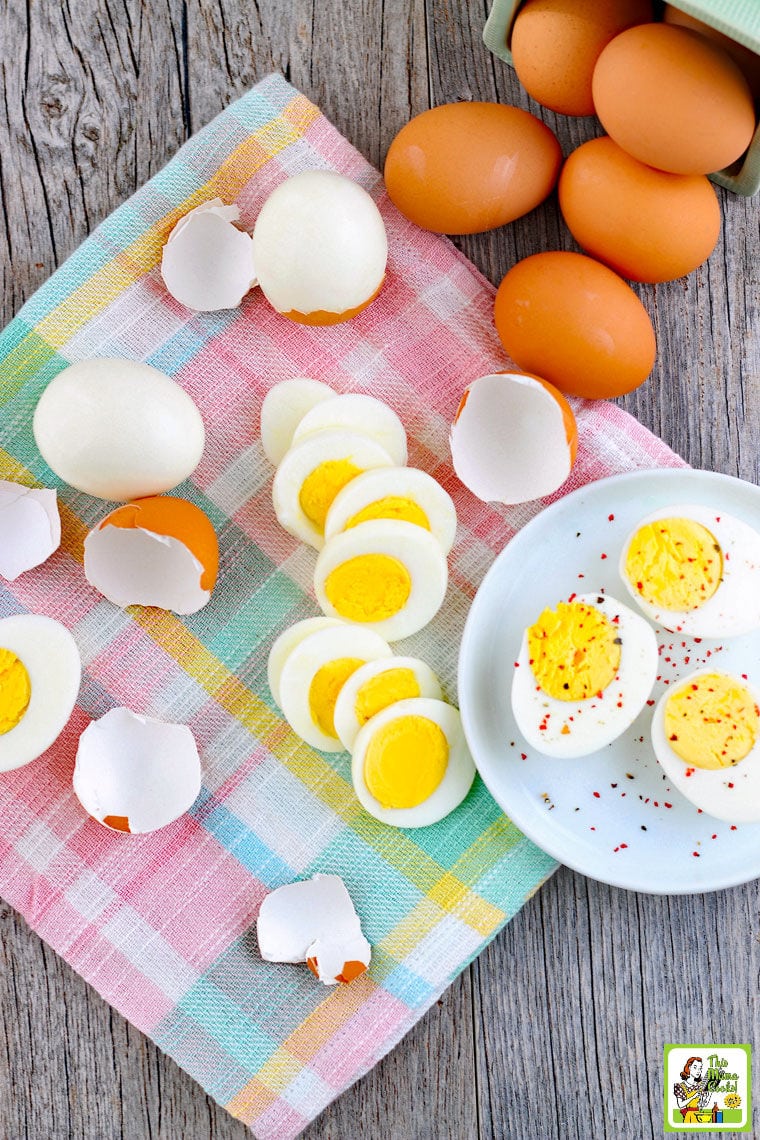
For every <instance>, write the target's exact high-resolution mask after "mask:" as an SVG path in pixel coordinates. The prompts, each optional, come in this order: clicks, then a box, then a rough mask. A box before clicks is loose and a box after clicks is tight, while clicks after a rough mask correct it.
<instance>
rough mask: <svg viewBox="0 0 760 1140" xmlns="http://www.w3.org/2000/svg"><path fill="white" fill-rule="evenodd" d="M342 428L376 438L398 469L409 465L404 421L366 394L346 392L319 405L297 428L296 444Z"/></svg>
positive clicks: (304, 417)
mask: <svg viewBox="0 0 760 1140" xmlns="http://www.w3.org/2000/svg"><path fill="white" fill-rule="evenodd" d="M342 428H345V429H347V430H348V431H356V432H362V433H363V434H365V435H369V436H371V437H372V439H376V440H377V442H378V443H379V444H380V445H381V446H382V447H384V448H385V450H386V451H387V452H388V454H389V455H390V457H391V459H392V460H393V462H394V463H395V464H396V465H397V466H399V467H403V465H404V464H405V463H406V459H407V451H406V429H405V428H404V425H403V424H402V422H401V420H400V419H399V418H398V416H397V415H396V413H395V412H394V411H393V409H392V408H389V407H388V405H387V404H384V403H383V401H382V400H378V399H376V398H375V397H374V396H366V395H364V394H363V393H362V392H346V393H344V394H343V395H342V396H336V397H335V399H334V400H330V401H329V402H328V401H321V402H320V403H319V404H316V405H315V406H314V407H313V408H311V409H310V411H308V412H306V414H305V415H304V416H303V417H302V419H301V420H299V422H298V424H297V425H296V429H295V431H294V432H293V443H298V442H299V441H300V440H302V439H306V437H307V436H310V435H316V433H317V432H320V431H332V430H335V429H342Z"/></svg>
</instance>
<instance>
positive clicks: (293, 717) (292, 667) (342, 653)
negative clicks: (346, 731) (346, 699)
mask: <svg viewBox="0 0 760 1140" xmlns="http://www.w3.org/2000/svg"><path fill="white" fill-rule="evenodd" d="M390 656H391V648H390V646H389V645H388V643H387V641H385V640H384V639H383V638H382V637H381V636H380V635H379V634H377V633H375V632H374V631H373V630H371V629H362V627H361V626H357V625H353V624H351V623H350V622H341V623H340V625H337V626H333V627H328V628H325V629H319V630H316V631H315V632H314V633H310V634H307V636H306V637H304V638H303V639H302V640H301V641H299V642H298V644H297V645H296V646H295V647H294V648H293V649H292V650H291V651H290V653H289V654H288V656H287V657H286V659H285V662H284V664H283V666H282V669H281V671H280V681H279V691H280V701H279V704H280V708H281V709H282V712H283V715H284V717H285V719H286V720H287V722H288V724H289V725H290V727H291V728H292V729H293V731H294V732H295V733H296V734H297V735H298V736H300V737H301V739H302V740H305V741H306V743H307V744H310V745H311V746H312V748H318V749H319V750H320V751H321V752H342V751H343V745H342V744H341V742H340V740H339V739H338V738H337V736H331V735H329V734H328V733H327V732H325V731H324V729H323V728H321V727H320V725H319V724H318V723H317V721H316V718H315V716H314V713H313V711H312V688H311V686H312V682H313V681H314V678H315V677H316V676H317V674H318V673H319V671H320V669H322V668H323V667H325V666H329V665H330V663H331V662H334V661H342V660H345V659H346V658H349V659H354V660H357V661H358V662H359V663H360V664H362V665H363V664H364V662H365V661H372V660H374V659H375V658H378V657H390ZM357 668H358V666H357ZM336 695H337V694H336Z"/></svg>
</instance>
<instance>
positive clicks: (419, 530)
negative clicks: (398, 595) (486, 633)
mask: <svg viewBox="0 0 760 1140" xmlns="http://www.w3.org/2000/svg"><path fill="white" fill-rule="evenodd" d="M366 555H370V556H371V555H384V556H385V560H388V561H385V560H384V561H383V568H387V569H390V570H392V571H393V574H394V577H395V575H396V571H397V569H399V568H398V567H397V566H395V565H394V564H399V563H400V568H401V569H402V570H403V571H404V572H405V574H406V576H407V577H406V581H407V583H408V594H407V596H406V597H405V599H403V600H402V601H401V604H399V606H398V608H397V609H395V610H394V611H392V612H390V613H389V614H388V615H387V616H384V617H383V616H380V617H373V613H376V612H380V611H378V610H376V609H375V608H374V607H375V606H381V607H383V608H387V601H388V599H389V598H390V597H391V596H392V594H391V588H392V587H391V584H390V583H389V581H388V579H387V577H386V575H385V573H383V572H378V573H377V574H376V575H375V576H374V579H373V580H368V578H367V575H366V573H364V572H360V573H359V574H358V575H356V577H355V578H354V576H353V574H352V570H353V567H354V566H357V565H359V564H357V562H356V561H355V560H356V559H362V560H363V565H364V566H365V569H366V562H364V557H365V556H366ZM349 563H350V564H351V565H349ZM336 571H337V572H338V575H339V576H340V577H341V578H344V579H352V578H353V580H349V581H348V585H347V587H346V588H344V587H343V586H340V588H339V589H338V588H336V587H334V583H335V581H336V579H335V578H333V577H331V576H332V575H333V574H334V573H335V572H336ZM336 577H337V576H336ZM447 585H448V566H447V564H446V556H445V554H444V553H443V551H442V550H441V547H440V545H439V543H438V542H437V540H436V539H435V538H434V536H433V535H432V534H431V533H430V532H429V531H427V530H424V529H423V527H421V526H417V525H416V524H415V523H409V522H401V521H399V520H396V519H371V520H370V521H368V522H363V523H359V525H358V526H355V527H352V528H351V530H346V531H343V532H342V533H341V534H336V535H334V537H333V538H331V539H330V540H329V542H327V543H325V546H324V548H323V549H322V550H321V551H320V553H319V555H318V557H317V563H316V566H315V568H314V591H315V593H316V596H317V602H318V603H319V607H320V609H321V610H322V612H323V613H324V614H326V615H327V617H341V618H343V619H344V620H346V621H357V622H361V623H362V625H363V626H364V627H365V628H367V629H374V630H376V631H377V633H379V634H381V635H382V636H383V637H384V638H386V639H387V640H388V641H400V640H401V638H403V637H410V636H411V635H412V634H413V633H417V631H418V630H420V629H422V628H423V627H424V626H426V625H427V624H428V622H429V621H432V619H433V618H434V617H435V615H436V614H437V613H438V610H439V609H440V608H441V606H442V604H443V599H444V598H445V596H446V587H447ZM368 588H369V590H370V591H371V596H370V593H368ZM331 593H332V594H333V598H332V599H331V597H330V594H331Z"/></svg>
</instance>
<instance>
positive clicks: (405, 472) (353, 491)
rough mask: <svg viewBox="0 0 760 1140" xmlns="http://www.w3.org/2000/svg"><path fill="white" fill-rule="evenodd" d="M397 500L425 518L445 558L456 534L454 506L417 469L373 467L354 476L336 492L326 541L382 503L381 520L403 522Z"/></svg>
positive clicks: (441, 490) (329, 513)
mask: <svg viewBox="0 0 760 1140" xmlns="http://www.w3.org/2000/svg"><path fill="white" fill-rule="evenodd" d="M399 500H401V501H402V504H401V509H402V510H403V501H404V500H405V501H407V502H409V503H412V504H414V506H415V507H416V508H418V510H419V511H421V512H422V514H423V515H424V517H425V520H426V521H427V528H426V529H428V530H430V532H431V534H433V535H434V537H435V538H436V539H437V540H438V542H439V544H440V546H441V549H442V551H443V553H444V554H448V553H449V551H450V550H451V548H452V546H453V545H454V539H455V538H456V532H457V512H456V508H455V506H454V502H453V500H452V498H451V495H449V493H448V491H445V490H444V489H443V487H442V486H441V484H440V483H439V482H438V480H437V479H434V478H433V476H432V475H428V473H427V471H421V470H420V469H419V468H418V467H376V468H374V469H373V470H372V471H365V472H363V473H362V474H361V475H357V476H356V478H355V479H352V480H351V482H350V483H346V485H345V487H344V488H343V489H342V490H341V491H339V492H338V494H337V495H336V496H335V498H334V499H333V501H332V505H331V507H330V509H329V511H328V512H327V518H326V519H325V540H326V541H327V540H328V539H330V538H332V537H333V536H334V535H336V534H340V533H341V531H344V530H347V529H350V527H351V526H352V525H356V524H355V523H353V521H352V520H353V519H354V518H355V517H356V516H357V515H358V514H360V513H361V512H362V511H367V510H368V509H371V508H373V506H376V507H377V509H378V511H379V510H380V509H381V505H382V504H383V502H384V501H385V507H383V508H382V509H383V512H384V511H385V510H387V511H388V513H387V514H385V513H382V514H378V517H381V518H402V521H407V522H408V521H412V520H410V519H403V517H402V515H401V514H399V513H398V511H399Z"/></svg>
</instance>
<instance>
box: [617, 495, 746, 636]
mask: <svg viewBox="0 0 760 1140" xmlns="http://www.w3.org/2000/svg"><path fill="white" fill-rule="evenodd" d="M620 576H621V578H622V579H623V582H624V583H625V586H626V588H627V590H628V592H629V593H630V595H631V597H632V598H634V599H635V601H636V603H637V605H638V606H639V607H640V609H641V610H642V611H643V612H644V613H645V614H647V616H648V617H650V618H651V620H652V621H653V622H655V623H656V624H657V625H660V626H662V627H663V628H665V629H667V630H670V631H671V632H678V633H685V634H687V635H689V636H691V637H733V636H737V635H739V634H742V633H749V632H750V631H752V630H754V629H757V628H758V627H760V534H758V532H757V531H756V530H753V528H752V527H751V526H748V524H747V523H745V522H742V520H741V519H737V518H734V517H733V516H731V515H729V514H726V513H725V512H724V511H720V510H715V508H712V507H705V506H680V505H679V506H677V507H671V508H664V509H662V510H659V511H655V512H654V513H653V514H651V515H648V516H647V517H646V518H644V519H642V520H641V522H640V523H639V525H638V526H637V528H636V530H635V531H634V532H633V534H631V535H630V536H629V537H628V539H627V540H626V542H625V545H624V547H623V552H622V555H621V558H620Z"/></svg>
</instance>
